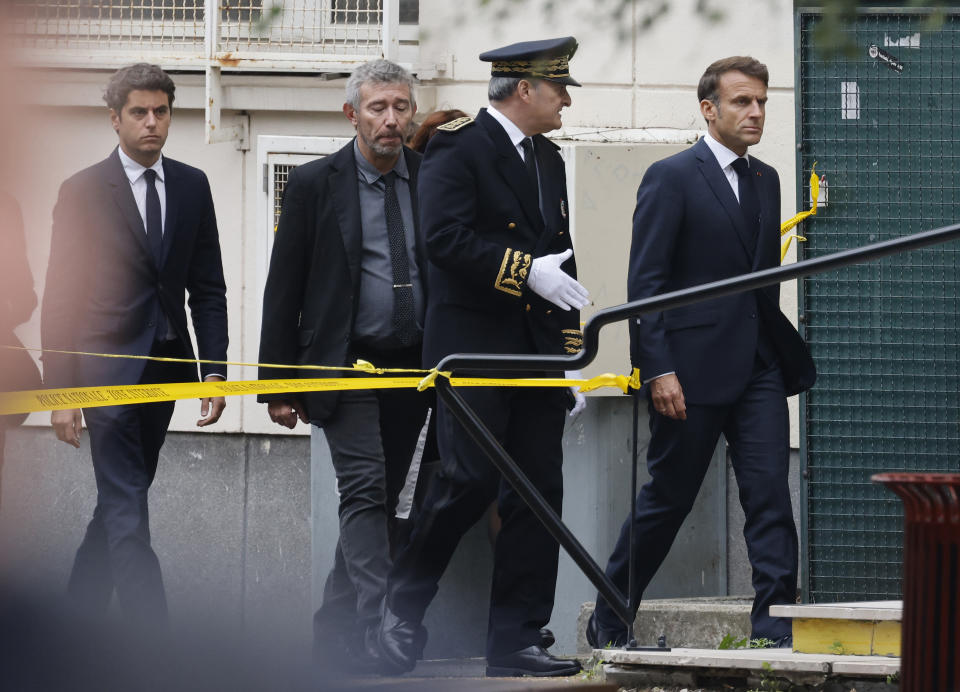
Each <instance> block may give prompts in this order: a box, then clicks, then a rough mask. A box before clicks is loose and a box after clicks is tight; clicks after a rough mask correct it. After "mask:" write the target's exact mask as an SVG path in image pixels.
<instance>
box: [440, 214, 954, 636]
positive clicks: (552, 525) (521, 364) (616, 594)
mask: <svg viewBox="0 0 960 692" xmlns="http://www.w3.org/2000/svg"><path fill="white" fill-rule="evenodd" d="M957 239H960V224H955V225H953V226H943V227H941V228H936V229H933V230H929V231H923V232H921V233H915V234H913V235H909V236H904V237H901V238H895V239H893V240H886V241H882V242H879V243H874V244H872V245H866V246H864V247H861V248H855V249H852V250H843V251H841V252H835V253H833V254H830V255H824V256H823V257H817V258H814V259H809V260H804V261H803V262H797V263H795V264H789V265H787V266H783V267H774V268H771V269H764V270H762V271H757V272H752V273H750V274H743V275H740V276H734V277H730V278H728V279H721V280H720V281H714V282H711V283H708V284H703V285H701V286H693V287H690V288H684V289H680V290H678V291H672V292H670V293H664V294H662V295H658V296H653V297H651V298H644V299H642V300H635V301H633V302H630V303H624V304H623V305H616V306H613V307H610V308H605V309H603V310H600V311H598V312H596V313H595V314H594V315H593V316H592V317H591V318H590V319H589V320H587V323H586V324H585V325H584V328H583V348H582V350H581V351H580V353H579V354H577V355H575V356H552V355H540V354H536V355H530V354H464V353H455V354H452V355H449V356H447V357H446V358H444V359H443V360H441V361H440V363H439V364H438V365H437V369H438V370H440V371H444V372H445V371H452V372H454V373H456V371H457V370H458V369H459V370H463V369H469V370H471V371H477V370H497V371H501V372H518V373H524V372H529V371H540V372H543V371H560V370H577V369H580V368H583V367H585V366H586V365H589V364H590V363H591V362H592V361H593V359H594V358H596V356H597V352H598V350H599V346H600V330H601V329H602V328H603V327H605V326H607V325H609V324H613V323H615V322H622V321H623V320H628V319H631V318H635V317H639V316H641V315H645V314H648V313H651V312H659V311H662V310H668V309H670V308H676V307H680V306H682V305H689V304H691V303H698V302H700V301H703V300H707V299H710V298H717V297H720V296H726V295H730V294H733V293H740V292H742V291H749V290H753V289H757V288H762V287H764V286H770V285H772V284H776V283H781V282H783V281H789V280H790V279H796V278H799V277H802V276H810V275H812V274H822V273H824V272H828V271H832V270H834V269H840V268H841V267H847V266H851V265H854V264H860V263H862V262H867V261H870V260H875V259H879V258H881V257H886V256H888V255H893V254H897V253H900V252H907V251H909V250H916V249H919V248H922V247H927V246H930V245H938V244H940V243H946V242H949V241H951V240H957ZM436 389H437V395H438V396H439V397H440V399H442V400H443V402H444V403H445V404H446V405H447V407H448V408H449V409H450V413H451V414H452V415H453V416H454V417H455V418H456V419H457V420H458V421H459V422H460V424H461V425H463V427H464V428H465V429H466V430H467V432H468V433H469V435H470V436H471V437H472V438H473V439H474V440H475V441H476V442H477V444H478V445H479V446H480V448H481V449H482V450H483V451H484V453H485V454H486V455H487V457H488V458H489V459H490V460H491V461H492V462H493V464H494V465H495V466H496V467H497V469H498V470H499V471H500V473H501V474H502V475H503V477H504V478H505V479H506V480H507V482H509V483H510V484H511V485H512V486H513V488H514V490H516V492H517V494H518V495H519V496H520V498H521V499H523V501H524V502H525V503H526V504H527V506H528V507H530V510H531V511H532V512H533V514H534V515H535V516H536V517H537V518H538V519H539V520H540V521H541V522H542V523H543V524H544V526H545V527H546V529H547V530H548V531H549V532H550V535H552V536H553V537H554V538H555V539H556V540H557V542H558V543H559V544H560V545H561V546H563V548H564V550H566V551H567V553H568V554H569V555H570V557H571V558H572V559H573V561H574V562H575V563H576V564H577V566H578V567H579V568H580V570H581V571H582V572H583V574H584V575H585V576H586V577H587V578H588V579H589V580H590V582H591V583H592V584H593V585H594V586H595V587H596V588H597V591H598V592H599V593H600V595H601V596H603V597H604V598H605V599H606V600H607V602H608V603H609V604H610V607H611V609H612V610H613V611H614V613H615V614H616V615H617V617H619V618H620V619H621V620H622V621H623V622H624V624H625V625H627V627H628V630H629V631H632V625H633V608H632V604H631V603H630V602H629V601H628V599H627V598H624V596H623V594H622V593H620V591H619V590H618V589H617V587H616V586H615V585H614V583H613V582H612V581H611V580H610V578H609V577H607V575H606V574H604V572H603V570H602V569H601V568H600V566H599V565H598V564H597V562H596V561H595V560H594V559H593V558H592V557H591V556H590V554H589V553H588V552H587V551H586V549H585V548H584V547H583V545H582V544H581V543H580V542H579V541H578V540H577V538H576V536H574V535H573V533H572V532H571V531H570V529H568V528H567V526H566V525H565V524H564V523H563V521H562V520H561V519H560V516H559V515H558V514H557V513H556V512H555V511H554V510H553V508H552V507H551V506H550V505H549V504H548V503H547V501H546V500H544V498H543V496H542V495H541V494H540V492H539V491H538V490H537V489H536V487H535V486H534V485H533V484H532V483H531V482H530V480H529V479H528V478H527V477H526V475H525V474H524V473H523V471H522V470H521V469H520V467H519V466H518V465H517V463H516V462H515V461H514V460H513V459H512V458H511V457H510V455H509V454H507V452H506V450H504V449H503V447H502V446H501V445H500V443H499V442H498V441H497V439H496V437H494V435H493V434H492V433H491V432H490V430H489V429H488V428H487V427H486V426H485V425H484V424H483V421H482V420H480V418H479V417H478V416H477V414H476V412H475V411H473V410H472V409H471V408H470V407H469V406H468V405H467V403H466V402H465V401H464V400H463V397H461V396H460V395H459V394H458V393H457V392H456V390H455V389H454V388H453V386H452V385H451V384H450V382H449V380H448V379H446V378H443V377H441V378H438V380H437V382H436ZM633 462H634V464H636V459H634V460H633ZM634 495H636V492H635V490H634ZM635 499H636V498H635V497H632V498H631V503H634V502H635ZM632 547H633V546H632V541H631V550H632ZM630 560H631V562H632V561H633V556H632V554H631V556H630Z"/></svg>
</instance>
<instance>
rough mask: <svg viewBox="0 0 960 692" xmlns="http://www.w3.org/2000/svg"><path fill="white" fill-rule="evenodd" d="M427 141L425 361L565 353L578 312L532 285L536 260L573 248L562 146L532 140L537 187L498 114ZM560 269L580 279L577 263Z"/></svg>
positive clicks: (574, 335) (574, 339)
mask: <svg viewBox="0 0 960 692" xmlns="http://www.w3.org/2000/svg"><path fill="white" fill-rule="evenodd" d="M451 127H454V128H456V129H450V130H446V131H444V130H442V129H441V130H440V131H438V133H437V134H436V136H434V137H433V139H432V140H430V144H429V146H428V147H427V152H426V155H425V157H424V161H423V166H422V167H421V169H420V211H421V225H422V226H423V229H424V233H425V234H426V241H427V255H428V257H429V258H430V264H429V283H430V292H429V296H428V300H427V318H426V325H425V333H424V344H423V351H424V353H423V358H424V365H426V366H431V367H432V366H433V365H436V364H437V362H438V361H439V360H440V359H441V358H443V357H444V356H446V355H449V354H451V353H545V354H569V353H576V352H578V351H579V350H580V346H581V343H582V339H581V333H580V314H579V311H577V310H570V311H564V310H561V309H560V308H558V307H556V306H555V305H553V304H551V303H549V302H547V301H545V300H543V299H542V298H540V297H539V296H537V295H536V294H534V293H533V291H531V290H530V288H529V286H527V279H528V278H529V271H530V265H531V263H532V261H533V259H534V258H536V257H541V256H543V255H549V254H554V253H559V252H563V251H564V250H567V249H569V248H571V247H572V245H571V241H570V233H569V219H568V211H569V207H568V203H567V185H566V176H565V172H564V165H563V160H562V159H561V157H560V154H559V152H558V147H557V146H556V145H554V144H553V143H552V142H550V140H548V139H546V138H545V137H543V136H542V135H537V136H535V137H534V140H535V146H536V151H537V163H538V166H539V172H540V181H541V184H540V187H541V190H542V195H543V204H542V208H543V213H542V214H541V210H540V207H539V206H538V197H539V195H538V193H537V189H536V185H535V184H534V183H533V182H532V181H531V179H530V178H529V176H528V175H527V172H526V169H525V168H524V165H523V160H522V159H521V158H520V154H519V153H518V152H517V149H516V147H514V146H513V144H512V143H511V142H510V138H509V137H508V136H507V133H506V132H505V131H504V129H503V127H501V125H500V123H498V122H497V121H496V120H495V119H494V118H493V116H491V115H490V114H489V113H487V112H486V109H483V110H481V111H480V113H479V114H478V115H477V118H476V120H475V121H474V120H464V121H462V122H459V123H455V124H452V125H451ZM563 269H564V270H565V271H566V272H567V273H568V274H570V275H571V276H574V277H576V264H575V262H574V260H573V258H572V257H571V258H570V259H568V260H567V261H566V262H565V263H564V265H563Z"/></svg>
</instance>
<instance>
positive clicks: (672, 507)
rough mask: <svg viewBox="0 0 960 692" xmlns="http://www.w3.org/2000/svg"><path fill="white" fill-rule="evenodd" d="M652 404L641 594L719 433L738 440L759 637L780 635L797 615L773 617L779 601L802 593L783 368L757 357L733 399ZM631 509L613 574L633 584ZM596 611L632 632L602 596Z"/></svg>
mask: <svg viewBox="0 0 960 692" xmlns="http://www.w3.org/2000/svg"><path fill="white" fill-rule="evenodd" d="M649 411H650V433H651V439H650V446H649V448H648V451H647V468H648V469H649V472H650V477H651V478H650V481H649V482H648V483H647V484H646V485H644V486H643V488H642V489H641V490H640V493H639V494H638V496H637V500H636V517H637V519H636V524H635V526H634V551H633V555H634V575H635V579H634V592H633V598H634V603H637V604H639V602H640V598H641V596H642V595H643V591H644V590H645V589H646V587H647V584H649V583H650V580H651V579H653V576H654V574H656V572H657V570H658V569H659V568H660V565H661V563H662V562H663V560H664V558H665V557H666V556H667V552H668V551H669V550H670V546H671V545H672V544H673V540H674V538H676V535H677V531H679V529H680V525H681V524H682V523H683V520H684V519H685V518H686V516H687V514H688V513H689V512H690V509H691V508H692V507H693V503H694V501H695V500H696V498H697V494H698V492H699V490H700V485H701V484H702V483H703V478H704V476H705V475H706V472H707V468H708V467H709V465H710V459H711V457H712V456H713V451H714V449H715V448H716V445H717V441H718V440H719V439H720V434H721V433H723V435H724V436H725V437H726V439H727V443H728V444H729V445H730V451H731V457H732V461H733V470H734V473H735V474H736V477H737V486H738V487H739V491H740V504H741V505H742V506H743V511H744V515H745V517H746V521H745V524H744V528H743V533H744V538H745V539H746V543H747V555H748V557H749V559H750V565H751V567H752V569H753V587H754V590H755V592H756V596H755V599H754V603H753V610H752V612H751V616H750V620H751V624H752V630H753V631H752V637H753V638H760V637H765V638H768V639H774V640H775V639H779V638H780V637H782V636H784V635H786V634H790V621H789V620H787V619H784V618H775V617H771V616H770V615H769V613H768V609H769V607H770V606H771V605H777V604H785V603H794V602H795V601H796V594H797V529H796V525H795V523H794V521H793V511H792V509H791V504H790V489H789V487H788V484H787V475H788V471H789V464H790V458H789V454H790V451H789V443H790V430H789V421H788V414H787V400H786V393H785V392H784V388H783V377H782V375H781V373H780V369H779V367H778V366H777V365H775V364H774V365H763V364H762V362H761V361H760V360H759V359H758V360H757V364H756V366H755V369H754V372H753V375H752V377H751V380H750V383H749V384H748V386H747V388H746V390H745V391H744V392H743V394H742V395H741V396H740V398H739V399H738V400H737V401H735V402H734V403H732V404H729V405H725V406H702V405H696V404H687V420H685V421H678V420H673V419H672V418H668V417H666V416H662V415H660V414H659V413H657V412H656V411H655V410H654V408H653V405H652V404H650V406H649ZM629 531H630V518H629V517H627V520H626V521H625V522H624V524H623V528H622V529H621V531H620V537H619V539H618V540H617V544H616V547H615V548H614V550H613V554H612V555H611V556H610V561H609V563H608V564H607V569H606V573H607V576H609V577H610V578H611V579H612V580H613V582H614V584H616V585H617V587H619V589H620V590H621V592H622V593H626V592H627V583H628V568H629V559H628V549H629V540H630V539H629V536H630V534H629ZM596 612H597V620H598V622H599V624H600V626H601V627H602V628H603V629H605V630H608V631H612V632H624V631H626V625H624V624H623V623H622V622H620V620H619V619H618V618H617V616H616V615H614V614H613V611H612V610H611V609H610V607H609V605H608V604H607V602H606V601H605V600H603V599H602V598H601V597H600V596H599V595H598V596H597V611H596Z"/></svg>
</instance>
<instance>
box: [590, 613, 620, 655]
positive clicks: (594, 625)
mask: <svg viewBox="0 0 960 692" xmlns="http://www.w3.org/2000/svg"><path fill="white" fill-rule="evenodd" d="M585 634H586V635H587V644H589V645H590V646H591V647H593V648H594V649H603V648H606V647H610V648H613V649H620V648H622V647H624V646H626V643H627V631H626V630H622V631H614V630H605V629H601V628H600V624H599V623H598V622H597V614H596V612H594V613H592V614H591V615H590V619H589V620H588V621H587V631H586V633H585Z"/></svg>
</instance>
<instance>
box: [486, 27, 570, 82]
mask: <svg viewBox="0 0 960 692" xmlns="http://www.w3.org/2000/svg"><path fill="white" fill-rule="evenodd" d="M576 52H577V39H575V38H574V37H573V36H564V37H563V38H547V39H544V40H542V41H523V42H521V43H512V44H510V45H509V46H504V47H503V48H496V49H494V50H488V51H487V52H486V53H481V54H480V59H481V60H483V61H484V62H491V63H493V66H492V69H491V71H490V75H491V76H492V77H518V78H521V79H524V78H535V79H549V80H550V81H552V82H559V83H560V84H568V85H570V86H580V82H578V81H577V80H575V79H574V78H573V77H571V76H570V58H572V57H573V54H574V53H576Z"/></svg>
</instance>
